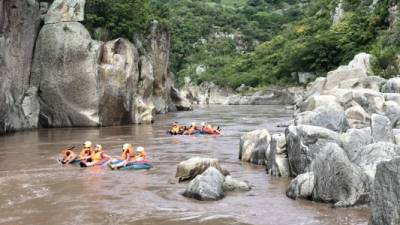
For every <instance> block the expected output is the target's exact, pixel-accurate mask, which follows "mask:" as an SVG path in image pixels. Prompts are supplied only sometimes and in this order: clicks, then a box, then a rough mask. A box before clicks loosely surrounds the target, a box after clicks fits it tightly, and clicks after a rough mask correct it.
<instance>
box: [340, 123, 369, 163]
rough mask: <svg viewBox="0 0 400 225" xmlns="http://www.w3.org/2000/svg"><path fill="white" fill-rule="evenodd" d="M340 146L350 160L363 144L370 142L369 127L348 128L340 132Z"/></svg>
mask: <svg viewBox="0 0 400 225" xmlns="http://www.w3.org/2000/svg"><path fill="white" fill-rule="evenodd" d="M341 139H342V146H343V149H344V150H345V151H346V153H347V156H348V157H349V159H350V160H351V161H353V160H354V158H355V157H356V156H357V154H358V153H359V152H360V150H362V148H363V147H364V146H367V145H369V144H371V143H372V136H371V129H370V128H364V129H349V130H348V131H347V132H346V133H343V134H341Z"/></svg>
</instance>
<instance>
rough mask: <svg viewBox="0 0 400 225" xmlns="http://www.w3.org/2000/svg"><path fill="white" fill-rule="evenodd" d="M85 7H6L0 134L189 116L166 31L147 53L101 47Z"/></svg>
mask: <svg viewBox="0 0 400 225" xmlns="http://www.w3.org/2000/svg"><path fill="white" fill-rule="evenodd" d="M45 5H46V4H42V6H45ZM84 7H85V1H84V0H55V1H54V2H53V3H52V4H51V6H50V7H49V9H48V11H47V12H46V10H43V8H45V7H42V9H41V8H40V5H39V3H38V2H37V1H34V0H17V1H9V0H5V1H2V2H1V3H0V13H1V14H0V28H1V32H0V46H1V47H0V50H1V52H0V71H1V72H0V81H1V82H0V133H6V132H10V131H15V130H23V129H31V128H36V127H38V126H41V127H71V126H109V125H119V124H128V123H151V122H153V120H154V115H155V114H156V113H166V112H168V111H175V110H177V109H179V110H188V109H190V107H191V106H190V104H189V103H188V102H187V101H186V100H185V99H184V98H182V96H181V95H179V94H176V93H179V92H178V91H177V90H176V89H175V88H174V86H173V78H172V77H171V75H170V73H169V48H170V35H169V33H168V31H167V30H166V29H163V28H161V27H160V26H159V25H158V24H157V23H156V22H154V23H153V26H152V27H151V30H150V32H149V33H150V34H149V36H148V37H147V39H146V40H143V43H144V44H143V45H142V44H141V43H140V44H139V43H131V42H130V41H128V40H125V39H121V38H120V39H116V40H112V41H109V42H106V43H103V42H99V41H95V40H93V39H92V38H91V36H90V34H89V32H88V30H87V29H86V28H85V27H84V26H83V25H82V24H81V23H80V22H81V21H83V18H84ZM43 11H45V12H44V13H45V15H42V16H41V12H42V13H43ZM41 18H42V20H43V22H42V23H43V26H42V27H41V28H40V23H41ZM138 42H139V41H138ZM171 91H172V92H174V93H175V94H174V95H173V96H172V97H171Z"/></svg>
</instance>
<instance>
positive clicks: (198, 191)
mask: <svg viewBox="0 0 400 225" xmlns="http://www.w3.org/2000/svg"><path fill="white" fill-rule="evenodd" d="M224 180H225V178H224V175H222V173H221V172H220V171H219V170H218V169H216V168H215V167H212V166H211V167H209V168H208V169H207V170H206V171H204V173H202V174H200V175H198V176H197V177H196V178H194V179H193V180H192V181H190V182H189V184H188V186H187V188H186V190H185V192H184V194H183V195H184V196H186V197H189V198H195V199H197V200H202V201H212V200H214V201H215V200H219V199H221V198H223V197H224V189H223V184H224Z"/></svg>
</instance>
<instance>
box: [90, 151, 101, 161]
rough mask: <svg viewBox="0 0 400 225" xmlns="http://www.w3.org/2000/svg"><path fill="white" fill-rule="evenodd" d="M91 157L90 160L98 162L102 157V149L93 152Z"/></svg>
mask: <svg viewBox="0 0 400 225" xmlns="http://www.w3.org/2000/svg"><path fill="white" fill-rule="evenodd" d="M91 158H92V162H99V161H101V160H102V159H103V158H104V157H103V152H102V151H97V152H93V154H92V155H91Z"/></svg>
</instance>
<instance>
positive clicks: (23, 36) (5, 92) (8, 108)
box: [0, 0, 40, 134]
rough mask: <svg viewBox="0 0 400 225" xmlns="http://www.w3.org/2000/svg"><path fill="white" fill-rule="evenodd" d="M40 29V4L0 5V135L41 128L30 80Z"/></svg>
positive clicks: (8, 2) (8, 1) (6, 0)
mask: <svg viewBox="0 0 400 225" xmlns="http://www.w3.org/2000/svg"><path fill="white" fill-rule="evenodd" d="M39 26H40V8H39V3H38V2H36V1H15V0H3V1H0V134H3V133H7V132H11V131H16V130H24V129H31V128H36V127H37V126H38V119H37V118H38V117H37V114H38V113H39V111H38V110H39V109H38V108H37V107H36V106H35V105H36V104H37V102H38V99H37V97H36V96H37V95H36V93H33V92H34V91H35V90H36V88H33V89H29V88H30V87H29V79H30V72H31V63H32V55H33V49H34V46H35V40H36V37H37V34H38V32H39ZM34 115H36V116H34Z"/></svg>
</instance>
